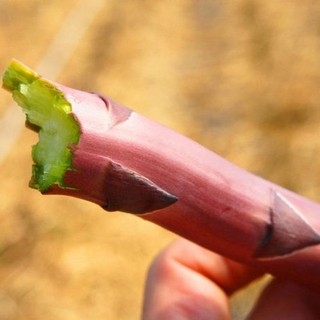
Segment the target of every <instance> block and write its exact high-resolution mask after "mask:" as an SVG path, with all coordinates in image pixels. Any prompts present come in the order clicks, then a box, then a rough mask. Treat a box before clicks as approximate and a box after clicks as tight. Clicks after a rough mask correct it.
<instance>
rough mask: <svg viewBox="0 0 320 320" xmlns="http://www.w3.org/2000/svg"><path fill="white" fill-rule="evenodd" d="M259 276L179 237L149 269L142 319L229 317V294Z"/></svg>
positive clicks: (168, 319) (256, 272)
mask: <svg viewBox="0 0 320 320" xmlns="http://www.w3.org/2000/svg"><path fill="white" fill-rule="evenodd" d="M260 275H261V273H260V272H259V271H258V270H255V269H250V268H248V267H245V266H243V265H241V264H238V263H236V262H233V261H231V260H228V259H225V258H223V257H221V256H219V255H217V254H215V253H213V252H211V251H208V250H206V249H204V248H202V247H199V246H198V245H195V244H194V243H191V242H189V241H187V240H183V239H180V240H178V241H176V242H174V243H173V244H171V245H170V246H169V247H168V248H167V249H165V250H164V251H163V252H162V253H161V254H160V255H159V256H158V257H157V259H156V260H155V261H154V263H153V265H152V266H151V268H150V270H149V274H148V278H147V284H146V290H145V301H144V310H143V319H144V320H149V319H150V320H151V319H152V320H157V319H167V320H171V319H203V320H205V319H211V320H212V319H229V304H228V294H231V293H232V292H234V291H235V290H237V289H238V288H239V287H241V286H243V285H244V284H246V283H248V282H250V281H252V280H253V279H255V278H257V277H258V276H260Z"/></svg>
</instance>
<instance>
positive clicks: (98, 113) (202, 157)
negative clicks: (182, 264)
mask: <svg viewBox="0 0 320 320" xmlns="http://www.w3.org/2000/svg"><path fill="white" fill-rule="evenodd" d="M55 87H56V88H57V89H59V90H60V91H61V92H62V93H63V95H64V97H65V99H66V100H67V101H68V102H69V103H70V104H71V106H72V116H73V117H74V119H75V120H76V122H77V123H78V124H79V126H80V139H79V142H78V143H77V144H73V145H71V146H70V149H71V151H72V170H67V171H66V173H65V176H64V185H63V186H61V185H60V184H53V185H52V186H51V187H50V188H48V189H47V190H45V191H43V193H44V194H65V195H69V196H75V197H79V198H82V199H87V200H89V201H92V202H95V203H97V204H98V205H100V206H102V207H103V208H104V209H106V210H109V211H115V210H120V211H124V212H129V213H133V214H135V215H136V216H137V217H141V218H143V219H145V220H148V221H151V222H153V223H156V224H158V225H160V226H162V227H164V228H166V229H168V230H171V231H173V232H175V233H176V234H178V235H180V236H182V237H185V238H187V239H189V240H191V241H193V242H195V243H198V244H200V245H201V246H203V247H206V248H208V249H209V250H212V251H215V252H217V253H220V254H222V255H224V256H227V257H229V258H231V259H234V260H236V261H239V262H242V263H245V264H248V265H252V266H256V267H259V268H261V269H262V270H263V271H265V272H268V273H271V274H273V275H275V276H277V277H281V278H285V279H290V280H292V281H295V282H298V283H300V284H302V285H306V286H309V287H310V288H313V289H315V290H318V291H320V289H319V288H320V274H319V267H320V246H319V245H318V244H319V243H320V206H319V205H318V204H316V203H314V202H312V201H311V200H308V199H306V198H304V197H302V196H300V195H297V194H295V193H293V192H291V191H289V190H286V189H284V188H282V187H280V186H278V185H275V184H273V183H271V182H269V181H266V180H264V179H261V178H259V177H257V176H255V175H253V174H251V173H249V172H247V171H244V170H242V169H240V168H238V167H237V166H235V165H233V164H231V163H229V162H228V161H226V160H224V159H223V158H221V157H220V156H218V155H216V154H215V153H213V152H211V151H209V150H207V149H205V148H204V147H202V146H201V145H199V144H197V143H196V142H194V141H191V140H190V139H188V138H186V137H184V136H182V135H180V134H178V133H176V132H174V131H172V130H170V129H168V128H166V127H164V126H162V125H160V124H158V123H156V122H154V121H151V120H149V119H147V118H145V117H143V116H141V115H139V114H137V113H136V112H134V111H131V110H129V109H127V108H125V107H123V106H121V105H119V104H117V103H115V102H113V101H111V100H110V99H108V98H106V97H102V96H99V95H97V94H92V93H87V92H81V91H77V90H74V89H71V88H67V87H64V86H62V85H59V84H55ZM65 186H68V187H67V188H66V187H65Z"/></svg>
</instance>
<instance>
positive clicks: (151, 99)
mask: <svg viewBox="0 0 320 320" xmlns="http://www.w3.org/2000/svg"><path fill="white" fill-rule="evenodd" d="M0 48H1V49H0V73H1V74H3V72H4V70H5V68H6V67H7V65H8V64H9V62H10V60H11V59H12V58H13V57H14V58H16V59H19V60H20V61H21V62H23V63H25V64H27V65H29V66H30V67H31V68H33V69H35V70H36V71H38V72H40V73H41V74H42V75H44V76H46V77H47V78H50V79H52V80H56V81H59V82H61V83H63V84H65V85H68V86H70V87H75V88H78V89H83V90H88V91H98V92H101V93H104V94H106V95H109V96H111V97H112V98H113V99H114V100H116V101H119V102H121V103H122V104H124V105H127V106H129V107H131V108H133V109H135V110H136V111H138V112H140V113H142V114H144V115H146V116H148V117H150V118H152V119H154V120H157V121H159V122H161V123H163V124H165V125H167V126H169V127H171V128H173V129H175V130H177V131H179V132H181V133H183V134H185V135H187V136H189V137H190V138H192V139H194V140H196V141H198V142H200V143H201V144H203V145H205V146H206V147H207V148H210V149H211V150H213V151H215V152H217V153H219V154H220V155H222V156H224V157H225V158H227V159H229V160H230V161H232V162H234V163H236V164H238V165H239V166H241V167H243V168H246V169H248V170H250V171H251V172H254V173H256V174H258V175H260V176H263V177H265V178H267V179H269V180H272V181H274V182H276V183H279V184H281V185H283V186H285V187H287V188H289V189H292V190H294V191H296V192H299V193H302V194H304V195H306V196H308V197H311V198H312V199H315V200H320V199H319V186H320V184H319V175H320V166H319V165H318V159H319V157H320V139H319V133H320V127H319V123H320V108H319V102H320V90H319V80H320V59H319V52H320V4H319V2H317V1H313V0H305V1H304V2H303V5H301V1H298V0H288V1H277V0H269V1H264V0H232V1H231V0H230V1H229V0H224V1H223V0H176V1H169V0H162V1H146V0H136V1H118V0H104V1H102V0H90V1H85V0H64V1H58V0H51V1H44V0H42V1H41V0H28V1H25V0H0ZM36 141H37V137H36V135H35V134H34V133H32V132H30V131H28V130H27V129H25V128H24V117H23V115H22V113H21V112H20V110H19V108H17V107H16V106H15V105H13V104H12V100H11V97H10V95H9V94H8V93H6V92H5V91H1V93H0V161H1V163H0V176H1V180H0V190H1V191H0V200H1V201H0V319H8V320H9V319H10V320H11V319H15V320H18V319H35V320H36V319H47V320H50V319H52V320H53V319H55V320H66V319H68V320H82V319H112V320H113V319H120V320H129V319H130V320H132V319H139V317H140V313H141V305H142V295H143V287H144V280H145V276H146V272H147V269H148V266H149V265H150V263H151V261H152V259H153V258H154V257H155V255H156V254H157V253H158V252H159V251H160V250H161V249H162V248H164V247H165V246H166V245H167V244H168V243H170V242H171V241H172V240H173V239H174V238H175V235H173V234H171V233H169V232H167V231H165V230H163V229H161V228H160V227H157V226H155V225H152V224H151V223H148V222H145V221H142V220H140V219H137V218H135V217H132V216H130V215H127V214H123V213H107V212H105V211H103V210H102V209H100V208H99V207H97V206H96V205H93V204H90V203H87V202H84V201H81V200H78V199H70V198H67V197H59V196H42V195H41V194H40V193H39V192H37V191H35V190H31V189H29V188H28V181H29V178H30V176H31V164H32V163H31V156H30V146H31V145H32V144H34V143H36ZM254 288H256V286H255V287H254ZM252 290H253V291H255V289H251V291H250V292H251V293H250V294H245V295H244V296H241V297H240V298H239V296H238V297H236V298H235V299H234V303H233V304H232V310H233V319H243V313H242V309H245V308H247V307H248V306H250V303H252V302H253V299H254V294H252V292H253V291H252ZM243 299H245V300H243Z"/></svg>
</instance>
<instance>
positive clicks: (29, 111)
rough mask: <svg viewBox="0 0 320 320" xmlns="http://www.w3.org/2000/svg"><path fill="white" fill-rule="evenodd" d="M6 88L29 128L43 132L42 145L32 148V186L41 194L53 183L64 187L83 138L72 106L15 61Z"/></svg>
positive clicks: (6, 73) (53, 87) (63, 97)
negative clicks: (73, 150)
mask: <svg viewBox="0 0 320 320" xmlns="http://www.w3.org/2000/svg"><path fill="white" fill-rule="evenodd" d="M3 87H4V88H5V89H6V90H8V91H10V92H12V96H13V98H14V100H15V101H16V102H17V103H18V104H19V105H20V106H21V107H22V110H23V112H24V113H25V114H26V117H27V125H28V126H30V127H32V128H35V129H36V130H37V131H38V132H39V142H38V143H37V144H36V145H34V146H33V148H32V159H33V161H34V165H33V170H32V171H33V172H32V178H31V181H30V186H31V187H33V188H35V189H38V190H40V191H41V192H44V191H46V190H47V189H48V188H50V186H52V185H53V184H58V185H59V186H60V187H64V175H65V173H66V171H67V170H70V169H72V151H71V149H70V146H72V145H75V144H77V143H78V142H79V137H80V128H79V124H78V123H77V121H76V120H75V118H74V117H73V115H72V106H71V104H70V103H69V102H68V101H67V100H66V98H65V96H64V94H63V93H62V92H61V91H60V90H59V89H58V88H57V87H56V86H55V85H54V84H52V83H51V82H49V81H47V80H45V79H43V78H41V77H40V76H39V75H38V74H36V73H35V72H33V71H32V70H30V69H29V68H27V67H26V66H24V65H23V64H21V63H19V62H18V61H15V60H14V61H12V62H11V64H10V65H9V67H8V68H7V70H6V71H5V74H4V76H3Z"/></svg>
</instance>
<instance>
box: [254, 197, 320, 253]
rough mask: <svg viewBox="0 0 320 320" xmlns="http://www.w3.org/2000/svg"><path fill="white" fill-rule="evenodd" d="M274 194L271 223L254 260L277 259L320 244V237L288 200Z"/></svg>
mask: <svg viewBox="0 0 320 320" xmlns="http://www.w3.org/2000/svg"><path fill="white" fill-rule="evenodd" d="M272 192H273V204H272V208H270V211H269V212H270V223H268V224H267V226H266V231H265V234H264V235H263V238H262V240H261V242H260V244H259V246H258V248H257V250H256V251H255V254H254V258H259V259H276V258H278V257H282V256H285V255H288V254H292V253H294V252H295V251H298V250H302V249H304V248H307V247H309V246H313V245H317V244H320V235H319V234H318V233H317V232H316V231H315V230H314V229H313V228H312V227H311V226H310V224H309V223H308V221H306V220H305V218H304V215H303V213H302V212H300V211H299V210H298V208H296V207H295V206H294V205H293V204H292V203H291V202H289V200H288V199H287V198H285V197H284V196H283V195H282V194H280V193H278V192H274V191H272Z"/></svg>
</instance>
